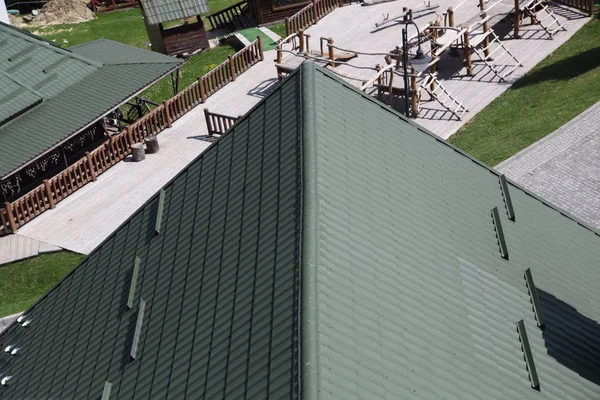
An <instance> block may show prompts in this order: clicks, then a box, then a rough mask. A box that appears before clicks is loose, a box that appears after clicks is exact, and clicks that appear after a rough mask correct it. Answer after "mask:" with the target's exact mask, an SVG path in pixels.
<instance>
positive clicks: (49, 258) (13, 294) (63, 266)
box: [0, 251, 84, 317]
mask: <svg viewBox="0 0 600 400" xmlns="http://www.w3.org/2000/svg"><path fill="white" fill-rule="evenodd" d="M83 258H84V256H83V255H81V254H75V253H70V252H68V251H61V252H59V253H51V254H42V255H40V256H37V257H34V258H29V259H27V260H23V261H18V262H14V263H10V264H6V265H2V266H0V317H5V316H7V315H11V314H15V313H18V312H21V311H24V310H26V309H27V308H28V307H29V306H31V305H32V304H33V303H34V302H35V301H36V300H37V299H38V298H39V297H40V296H42V295H43V294H45V293H46V292H47V291H48V290H50V289H51V288H52V287H53V286H54V285H56V283H58V281H60V280H61V279H62V278H63V277H64V276H65V275H66V274H67V273H68V272H69V271H71V270H72V269H73V268H74V267H75V266H76V265H77V264H79V262H81V260H83Z"/></svg>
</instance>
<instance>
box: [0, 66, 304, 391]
mask: <svg viewBox="0 0 600 400" xmlns="http://www.w3.org/2000/svg"><path fill="white" fill-rule="evenodd" d="M295 79H296V81H298V79H299V77H298V76H297V77H296V78H295ZM298 105H299V93H298V91H297V90H296V88H295V87H294V86H290V85H286V86H285V87H281V88H280V89H279V90H277V91H276V92H275V93H274V94H272V95H271V96H270V97H269V99H267V100H266V101H264V102H262V103H261V104H260V105H259V106H257V107H256V108H255V109H254V111H253V112H252V113H251V114H250V115H249V116H248V117H246V118H244V119H243V120H241V121H240V122H238V123H237V124H236V125H235V128H234V129H233V130H232V131H231V132H230V133H229V134H228V135H226V136H224V137H223V138H221V139H220V140H219V141H218V142H217V143H215V144H213V145H212V146H211V147H210V149H208V150H207V151H206V152H205V153H204V154H203V155H202V156H201V157H200V158H198V159H196V160H195V161H194V162H192V163H191V164H190V165H189V166H188V167H187V168H186V169H185V170H184V171H183V172H182V173H180V174H179V175H178V176H177V177H176V178H175V179H174V180H173V181H171V182H170V183H169V184H167V185H166V186H165V188H164V205H163V207H162V210H163V211H162V219H161V226H160V233H159V234H158V235H156V236H155V231H154V230H155V227H156V216H157V214H158V208H159V202H160V200H159V198H160V195H157V196H155V197H154V198H153V199H152V200H151V201H149V202H148V203H147V204H146V205H145V206H143V207H142V209H140V210H139V211H138V212H137V213H136V214H135V215H134V216H133V217H131V218H130V219H129V220H128V221H127V222H126V223H125V224H124V225H123V226H121V227H120V228H119V229H118V230H117V231H116V232H115V233H114V234H113V235H112V236H111V237H110V238H108V239H107V240H106V241H105V242H104V243H103V244H102V245H101V246H100V247H99V248H97V249H96V250H95V251H94V252H93V253H92V254H90V256H88V257H87V258H86V259H85V260H84V261H83V263H82V264H81V265H80V266H79V267H77V268H76V269H75V270H74V271H73V272H72V273H71V274H70V275H68V276H67V277H66V278H65V279H64V280H63V281H62V282H61V283H60V284H59V285H58V286H57V287H55V288H54V289H53V290H52V291H51V292H50V293H48V295H47V296H45V297H44V298H42V299H41V300H40V301H39V302H38V303H37V304H36V305H34V306H33V307H32V308H31V309H30V310H28V311H27V313H26V315H27V319H31V321H32V322H31V325H30V326H28V327H27V328H22V327H21V326H13V328H12V329H9V330H8V332H7V333H6V335H5V336H4V338H3V340H2V339H0V342H3V345H2V346H6V345H8V344H10V343H19V347H21V348H22V351H21V353H19V354H18V357H11V356H9V355H8V354H5V353H4V352H0V373H2V374H10V375H12V376H13V378H12V379H13V381H11V385H10V386H8V387H2V386H0V397H1V398H2V399H20V398H61V399H71V398H74V399H88V398H89V399H99V398H100V396H101V394H102V391H103V387H104V382H105V381H109V382H110V383H111V384H112V391H111V393H112V395H111V398H112V399H134V398H140V399H147V398H153V399H154V398H167V397H169V398H176V399H183V398H193V399H200V398H203V399H217V398H223V397H225V398H229V399H243V398H248V399H264V398H273V399H294V398H297V392H298V381H297V379H295V378H296V377H297V376H298V367H299V364H298V363H299V360H298V343H297V340H298V330H299V320H298V317H299V251H300V249H299V244H300V242H299V240H300V200H301V196H300V195H301V191H300V189H301V188H300V172H301V171H300V167H301V164H300V133H299V129H300V124H299V120H298V119H299V109H298ZM280 132H285V134H281V135H280ZM136 257H139V258H140V263H139V273H138V278H137V285H135V295H134V296H133V297H132V299H133V304H132V305H133V308H132V309H128V308H127V306H126V304H127V301H128V298H129V296H130V294H129V293H130V284H131V282H132V274H133V269H134V265H135V263H136V261H135V260H136ZM134 281H135V280H134ZM142 300H143V301H145V304H146V306H145V312H144V315H143V319H142V321H143V322H142V327H141V330H140V332H141V335H140V340H139V346H138V356H137V357H136V358H135V359H133V360H132V359H131V358H130V350H131V347H132V341H133V340H134V339H133V337H134V331H135V327H136V322H137V319H138V307H139V305H140V303H141V302H142ZM3 348H4V347H3ZM34 349H36V350H34Z"/></svg>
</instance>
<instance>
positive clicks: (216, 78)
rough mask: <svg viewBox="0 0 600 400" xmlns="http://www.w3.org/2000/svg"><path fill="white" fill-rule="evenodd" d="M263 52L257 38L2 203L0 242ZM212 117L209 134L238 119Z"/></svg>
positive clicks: (245, 69)
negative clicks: (46, 177) (30, 187)
mask: <svg viewBox="0 0 600 400" xmlns="http://www.w3.org/2000/svg"><path fill="white" fill-rule="evenodd" d="M263 58H264V56H263V49H262V42H261V41H260V38H257V40H255V41H254V42H252V43H251V44H250V45H249V46H247V47H245V48H244V49H242V50H240V51H239V52H237V53H236V54H234V55H232V56H231V57H229V58H228V59H227V60H225V61H224V62H223V63H221V64H219V65H218V66H217V67H216V68H214V69H213V70H212V71H210V72H208V73H207V74H205V75H204V76H201V77H199V78H198V80H197V81H195V82H193V83H192V84H191V85H189V86H188V87H187V88H185V89H184V90H182V91H181V92H180V93H178V94H177V95H175V96H173V97H172V98H171V99H169V100H166V101H165V102H163V103H162V104H160V105H158V106H157V107H156V108H155V109H153V110H152V111H151V112H149V113H148V114H146V115H144V116H143V117H142V118H141V119H139V120H138V121H136V122H134V123H133V124H131V125H129V126H127V127H126V128H125V129H123V130H122V131H121V132H119V133H118V134H116V135H114V136H112V137H111V138H110V139H107V140H105V141H104V142H103V143H102V144H101V145H100V146H98V147H97V148H95V149H94V150H92V151H90V152H87V153H86V154H85V156H84V157H82V158H80V159H79V160H77V161H76V162H75V163H73V164H72V165H70V166H69V167H68V168H66V169H65V170H63V171H61V172H59V173H58V174H56V175H55V176H53V177H51V178H49V179H47V180H45V181H44V182H42V183H41V184H40V185H39V186H37V187H36V188H34V189H33V190H31V191H29V192H28V193H26V194H25V195H23V196H21V197H19V198H18V199H16V200H15V201H13V202H7V203H5V205H4V208H0V236H4V235H7V234H10V233H13V232H15V231H16V230H17V229H18V228H19V227H21V226H22V225H24V224H25V223H27V222H28V221H30V220H31V219H33V218H35V217H36V216H38V215H40V214H41V213H43V212H44V211H46V210H48V209H50V208H54V207H55V205H56V204H57V203H58V202H60V201H62V200H64V199H65V198H66V197H67V196H69V195H71V194H72V193H74V192H75V191H77V190H79V189H81V188H82V187H83V186H85V185H86V184H87V183H89V182H92V181H94V180H96V177H97V176H98V175H100V174H102V173H104V172H105V171H106V170H108V169H109V168H110V167H112V166H113V165H115V164H116V163H118V162H119V161H121V160H123V159H124V158H125V157H127V156H128V155H129V154H131V145H132V144H134V143H139V142H143V141H144V140H145V139H146V138H147V137H148V136H150V135H156V134H158V133H160V132H162V131H163V130H165V129H167V128H168V127H170V126H171V125H172V123H173V122H175V121H176V120H178V119H179V118H181V117H182V116H183V115H184V114H186V113H187V112H189V111H190V110H192V109H193V108H194V107H196V106H198V105H199V104H201V103H204V102H205V101H206V99H207V98H208V97H209V96H211V95H212V94H214V93H215V92H216V91H217V90H219V89H220V88H222V87H223V86H225V85H226V84H227V83H229V82H231V81H232V80H233V79H235V78H236V77H238V76H240V75H241V74H243V73H244V72H245V71H247V70H248V69H249V68H250V67H252V66H253V65H254V64H256V63H258V62H260V61H262V60H263ZM213 115H215V118H216V120H215V121H216V122H217V123H218V124H219V125H218V128H215V129H217V130H213V133H217V134H220V133H224V132H225V131H226V130H227V129H229V128H230V127H231V126H232V125H233V124H234V123H235V121H237V119H238V118H234V117H228V116H226V115H220V114H213Z"/></svg>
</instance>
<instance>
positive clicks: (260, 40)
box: [256, 36, 265, 61]
mask: <svg viewBox="0 0 600 400" xmlns="http://www.w3.org/2000/svg"><path fill="white" fill-rule="evenodd" d="M256 39H257V40H258V54H259V56H260V61H264V59H265V54H264V52H263V45H262V39H261V37H260V36H257V37H256Z"/></svg>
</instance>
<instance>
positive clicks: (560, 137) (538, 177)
mask: <svg viewBox="0 0 600 400" xmlns="http://www.w3.org/2000/svg"><path fill="white" fill-rule="evenodd" d="M496 169H497V170H498V171H500V172H502V173H504V174H505V175H506V176H507V177H508V178H509V179H510V180H512V181H514V182H516V183H517V184H519V185H521V186H523V187H524V188H526V189H528V190H530V191H532V192H533V193H534V194H536V195H538V196H540V197H542V198H544V199H547V200H548V201H549V202H550V203H552V204H554V205H556V206H557V207H558V208H560V209H563V210H565V211H566V212H568V213H569V214H571V215H573V216H574V217H575V218H577V219H579V220H581V221H582V222H584V223H585V224H587V225H589V226H590V227H591V228H593V229H595V230H596V231H600V102H598V103H596V104H594V105H593V106H591V107H590V108H588V109H587V110H586V111H584V112H583V113H581V114H580V115H578V116H577V117H575V118H573V119H572V120H571V121H569V122H567V123H566V124H565V125H563V126H561V127H560V128H559V129H557V130H556V131H555V132H553V133H551V134H550V135H548V136H546V137H545V138H543V139H541V140H539V141H537V142H536V143H534V144H532V145H531V146H529V147H527V148H526V149H524V150H522V151H520V152H519V153H517V154H515V155H514V156H512V157H511V158H509V159H508V160H505V161H504V162H502V163H500V164H498V165H497V166H496Z"/></svg>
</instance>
